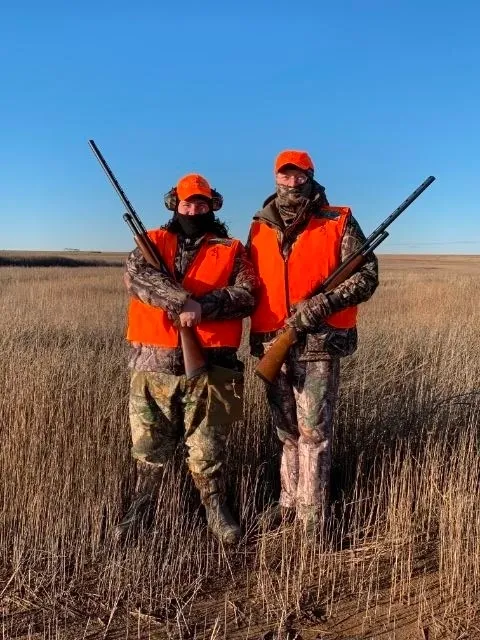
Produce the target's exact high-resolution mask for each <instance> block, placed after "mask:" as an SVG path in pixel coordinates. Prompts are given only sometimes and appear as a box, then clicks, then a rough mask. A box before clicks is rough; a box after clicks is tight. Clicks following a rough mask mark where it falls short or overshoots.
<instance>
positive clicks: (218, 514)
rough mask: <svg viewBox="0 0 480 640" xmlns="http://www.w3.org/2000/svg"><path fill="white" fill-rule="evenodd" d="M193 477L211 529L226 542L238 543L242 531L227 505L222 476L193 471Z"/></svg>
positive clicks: (221, 540) (218, 537) (219, 538)
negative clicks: (203, 474) (208, 475)
mask: <svg viewBox="0 0 480 640" xmlns="http://www.w3.org/2000/svg"><path fill="white" fill-rule="evenodd" d="M192 478H193V481H194V483H195V486H196V487H197V489H198V490H199V491H200V499H201V500H202V504H203V506H204V507H205V512H206V515H207V523H208V528H209V529H210V531H211V532H212V533H213V535H214V536H215V537H216V538H217V539H218V540H220V542H223V543H224V544H229V545H230V544H237V543H238V542H239V541H240V538H241V537H242V532H241V530H240V527H239V526H238V524H237V523H236V522H235V519H234V518H233V516H232V514H231V513H230V509H229V508H228V506H227V501H226V496H225V488H224V483H223V479H222V478H221V476H215V477H206V476H202V475H200V474H198V473H192Z"/></svg>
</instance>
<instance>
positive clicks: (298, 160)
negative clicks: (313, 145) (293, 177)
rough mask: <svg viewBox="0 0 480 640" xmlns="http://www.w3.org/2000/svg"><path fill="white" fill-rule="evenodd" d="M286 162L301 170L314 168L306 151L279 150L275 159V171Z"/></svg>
mask: <svg viewBox="0 0 480 640" xmlns="http://www.w3.org/2000/svg"><path fill="white" fill-rule="evenodd" d="M287 164H293V165H294V166H295V167H298V168H299V169H302V171H308V170H310V171H313V170H314V166H313V162H312V159H311V158H310V156H309V155H308V153H307V152H306V151H295V150H292V149H287V150H286V151H281V152H280V153H279V154H278V156H277V159H276V160H275V173H277V172H278V171H280V169H281V168H282V167H284V166H285V165H287Z"/></svg>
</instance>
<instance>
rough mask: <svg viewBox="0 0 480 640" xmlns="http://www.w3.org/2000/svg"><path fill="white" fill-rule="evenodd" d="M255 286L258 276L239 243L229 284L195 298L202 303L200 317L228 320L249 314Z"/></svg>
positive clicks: (253, 302) (253, 304) (253, 301)
mask: <svg viewBox="0 0 480 640" xmlns="http://www.w3.org/2000/svg"><path fill="white" fill-rule="evenodd" d="M257 287H258V278H257V276H256V275H255V271H254V268H253V265H252V263H251V262H250V259H249V258H248V256H247V252H246V251H245V247H244V246H243V245H242V244H239V249H238V251H237V254H236V256H235V263H234V267H233V271H232V277H231V279H230V284H229V286H228V287H224V288H222V289H215V290H214V291H210V293H207V294H206V295H204V296H202V297H200V298H197V300H198V302H200V304H201V305H202V317H203V318H207V319H209V320H228V319H232V318H245V317H247V316H249V315H250V314H251V313H252V311H253V309H254V307H255V298H254V296H253V293H254V291H255V290H256V289H257Z"/></svg>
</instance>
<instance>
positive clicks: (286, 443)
mask: <svg viewBox="0 0 480 640" xmlns="http://www.w3.org/2000/svg"><path fill="white" fill-rule="evenodd" d="M298 355H299V354H298V353H297V349H296V348H295V347H293V348H292V349H291V351H290V354H289V358H288V360H287V361H286V363H285V364H284V365H283V367H282V370H281V372H280V374H279V376H278V378H277V380H276V382H275V384H274V385H272V386H271V387H270V388H269V389H268V390H267V396H268V400H269V403H270V408H271V410H272V415H273V420H274V424H275V425H276V428H277V433H278V437H279V438H280V440H281V442H282V443H283V450H282V459H281V465H280V479H281V494H280V504H281V505H282V506H284V507H297V512H299V515H300V516H301V512H302V508H305V511H308V508H311V507H312V506H313V507H317V508H319V509H320V508H321V507H322V505H324V504H325V497H326V493H327V492H328V486H329V478H330V467H331V457H332V418H333V412H334V409H335V402H336V398H337V391H338V384H339V373H340V359H339V358H333V359H331V360H319V361H316V362H301V361H299V360H298Z"/></svg>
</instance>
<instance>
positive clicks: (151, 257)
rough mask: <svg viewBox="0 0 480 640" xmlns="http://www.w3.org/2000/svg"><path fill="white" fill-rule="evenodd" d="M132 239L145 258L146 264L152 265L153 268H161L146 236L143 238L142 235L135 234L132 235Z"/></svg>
mask: <svg viewBox="0 0 480 640" xmlns="http://www.w3.org/2000/svg"><path fill="white" fill-rule="evenodd" d="M134 239H135V244H136V245H137V247H138V248H139V249H140V251H141V252H142V256H143V257H144V258H145V260H146V261H147V262H148V264H149V265H151V266H152V267H155V269H161V268H162V263H161V262H160V260H159V259H158V258H157V256H156V255H155V252H154V251H153V250H152V248H151V246H150V242H149V239H148V237H147V238H145V237H144V236H143V235H136V236H134Z"/></svg>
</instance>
